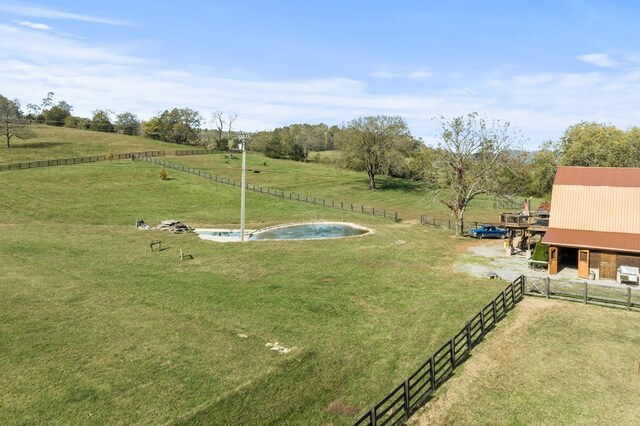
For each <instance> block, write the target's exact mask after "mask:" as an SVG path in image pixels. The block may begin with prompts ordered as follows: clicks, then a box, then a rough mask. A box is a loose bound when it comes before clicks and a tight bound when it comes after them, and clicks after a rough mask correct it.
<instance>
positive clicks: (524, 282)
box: [520, 275, 527, 297]
mask: <svg viewBox="0 0 640 426" xmlns="http://www.w3.org/2000/svg"><path fill="white" fill-rule="evenodd" d="M520 277H521V278H522V280H521V281H520V283H521V285H522V297H524V290H525V288H526V284H527V277H525V276H524V275H520Z"/></svg>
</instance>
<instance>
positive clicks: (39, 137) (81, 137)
mask: <svg viewBox="0 0 640 426" xmlns="http://www.w3.org/2000/svg"><path fill="white" fill-rule="evenodd" d="M29 128H30V129H31V130H32V131H33V133H34V135H35V137H33V138H30V139H24V140H23V139H18V138H13V139H12V140H11V148H8V149H7V147H6V143H4V144H2V145H1V146H0V164H8V163H19V162H27V161H34V160H53V159H59V158H73V157H84V156H91V155H106V154H107V153H108V152H109V151H111V152H112V153H114V154H116V153H120V152H138V151H162V150H172V151H175V150H176V149H189V148H190V147H188V146H184V145H176V144H170V143H165V142H160V141H155V140H152V139H147V138H143V137H140V136H126V135H120V134H115V133H104V132H93V131H90V130H78V129H67V128H64V127H55V126H46V125H44V124H38V125H36V124H34V125H31V126H29Z"/></svg>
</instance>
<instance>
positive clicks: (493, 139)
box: [436, 113, 519, 236]
mask: <svg viewBox="0 0 640 426" xmlns="http://www.w3.org/2000/svg"><path fill="white" fill-rule="evenodd" d="M439 124H440V130H439V135H438V137H439V139H440V143H439V144H438V148H437V150H436V158H437V166H436V167H437V168H438V172H439V178H440V185H441V188H443V189H442V190H440V191H438V192H437V196H440V197H441V198H440V201H441V202H442V203H443V204H445V205H446V206H447V207H448V208H449V209H450V210H451V212H452V213H453V214H454V215H455V216H456V235H458V236H462V233H463V230H464V214H465V211H466V209H467V207H468V206H469V203H470V202H471V201H472V200H473V199H474V198H476V197H477V196H478V195H480V194H490V195H497V196H500V195H507V194H508V193H509V192H515V190H514V189H513V188H512V187H511V182H510V181H509V179H510V174H511V173H509V171H510V170H509V165H510V163H511V162H512V161H515V158H514V156H513V155H512V151H511V149H512V147H513V146H514V144H515V142H516V141H517V140H518V139H519V136H518V134H517V133H516V132H514V131H512V130H511V128H510V124H509V123H501V122H499V121H490V122H487V120H486V119H485V118H484V117H481V116H479V115H478V114H477V113H471V114H468V115H467V116H466V117H464V116H461V117H455V118H453V119H450V120H448V119H446V118H445V117H440V120H439ZM505 168H506V169H507V170H505Z"/></svg>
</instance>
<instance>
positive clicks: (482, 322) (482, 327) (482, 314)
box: [480, 309, 484, 337]
mask: <svg viewBox="0 0 640 426" xmlns="http://www.w3.org/2000/svg"><path fill="white" fill-rule="evenodd" d="M480 332H481V333H482V337H484V309H482V310H481V311H480Z"/></svg>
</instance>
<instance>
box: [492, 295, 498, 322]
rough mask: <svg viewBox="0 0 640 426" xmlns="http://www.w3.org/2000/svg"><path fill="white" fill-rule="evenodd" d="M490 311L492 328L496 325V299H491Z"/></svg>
mask: <svg viewBox="0 0 640 426" xmlns="http://www.w3.org/2000/svg"><path fill="white" fill-rule="evenodd" d="M491 309H492V310H493V324H492V327H493V326H495V325H496V322H497V321H498V309H497V308H496V299H493V302H492V303H491Z"/></svg>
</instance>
